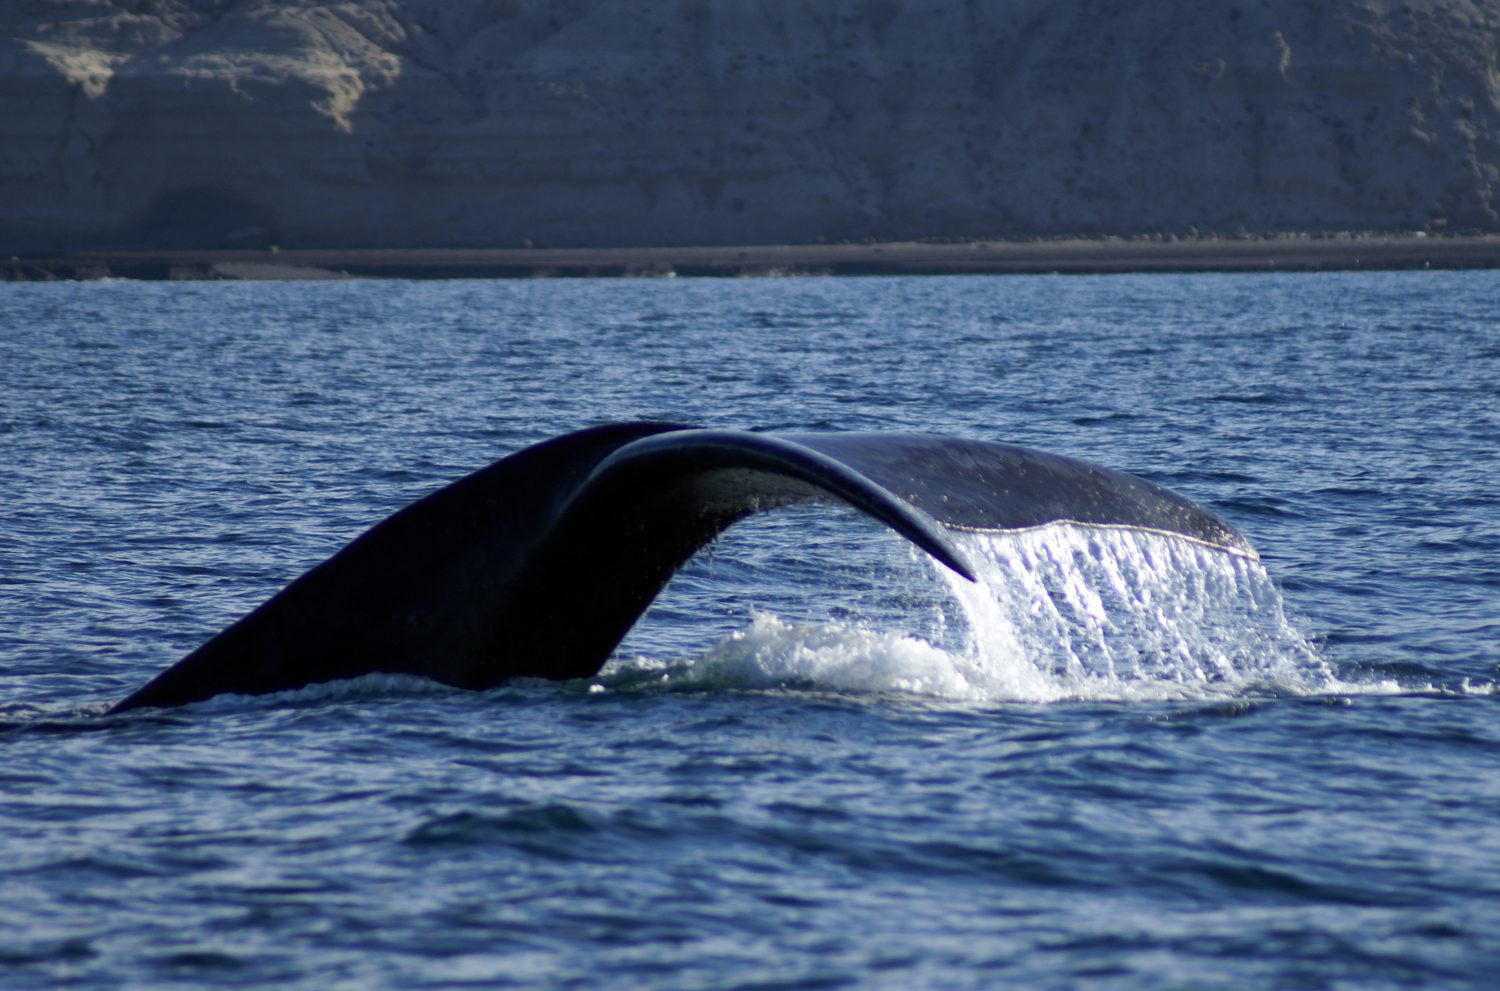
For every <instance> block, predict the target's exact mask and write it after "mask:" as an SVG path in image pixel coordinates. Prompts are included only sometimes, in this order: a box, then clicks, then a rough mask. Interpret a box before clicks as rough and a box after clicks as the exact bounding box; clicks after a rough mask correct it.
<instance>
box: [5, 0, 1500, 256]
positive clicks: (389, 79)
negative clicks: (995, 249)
mask: <svg viewBox="0 0 1500 991" xmlns="http://www.w3.org/2000/svg"><path fill="white" fill-rule="evenodd" d="M1497 61H1500V0H1412V2H1406V3H1398V2H1388V0H1215V2H1211V3H1206V4H1205V3H1189V2H1186V0H1168V2H1159V3H1139V2H1135V0H994V2H980V0H552V2H541V0H344V2H338V3H327V2H318V3H314V2H305V0H154V2H153V0H6V3H5V4H4V9H3V11H0V249H4V250H7V251H11V252H16V251H38V250H52V249H59V248H85V247H183V248H193V247H221V246H229V247H232V246H241V247H251V246H257V245H268V244H280V245H284V246H288V247H291V246H343V247H360V246H400V247H425V246H514V245H520V244H523V243H525V242H527V241H532V242H535V243H537V244H538V245H549V246H554V245H579V246H606V245H629V244H683V243H698V244H714V243H756V242H775V241H785V242H811V241H815V240H819V239H826V240H839V239H859V238H881V239H898V238H931V237H1017V236H1035V235H1063V234H1100V233H1105V234H1130V233H1151V232H1178V233H1191V232H1193V231H1200V232H1207V231H1217V232H1231V231H1235V230H1237V229H1239V228H1246V229H1249V230H1252V231H1316V230H1332V229H1351V228H1352V229H1375V230H1400V229H1422V228H1425V229H1429V230H1459V229H1481V230H1488V231H1494V230H1500V216H1497V211H1500V196H1497V187H1500V67H1497Z"/></svg>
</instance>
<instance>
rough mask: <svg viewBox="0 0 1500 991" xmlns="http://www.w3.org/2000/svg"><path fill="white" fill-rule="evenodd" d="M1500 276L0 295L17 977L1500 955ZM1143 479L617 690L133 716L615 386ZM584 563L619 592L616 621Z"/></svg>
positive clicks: (760, 562) (735, 596) (4, 665)
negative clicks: (1236, 549) (355, 552)
mask: <svg viewBox="0 0 1500 991" xmlns="http://www.w3.org/2000/svg"><path fill="white" fill-rule="evenodd" d="M1497 301H1500V273H1496V272H1479V273H1443V272H1412V273H1401V274H1384V273H1369V274H1354V273H1350V274H1298V275H1290V274H1289V275H1193V276H1107V277H1078V276H1072V277H1056V276H1052V277H1047V276H1038V277H1017V276H998V277H976V278H911V279H908V278H878V279H877V278H866V279H857V278H848V279H835V278H818V277H799V278H771V279H750V280H726V281H693V280H687V279H678V280H672V279H659V280H636V281H571V280H552V281H528V282H374V281H348V282H329V283H312V282H303V283H258V284H249V283H238V284H236V283H214V284H146V283H128V282H99V283H86V284H15V285H0V986H3V987H4V988H6V989H21V988H63V987H66V988H100V989H104V988H109V989H115V988H148V987H149V988H204V987H258V988H259V987H263V988H307V989H337V988H350V989H356V988H357V989H370V988H402V989H409V988H458V987H484V988H492V987H493V988H503V987H531V988H569V987H579V988H599V987H630V988H662V989H668V988H670V989H679V988H724V989H728V988H842V987H859V988H901V989H909V988H997V987H1017V988H1108V989H1142V991H1146V989H1150V991H1162V989H1177V988H1182V989H1187V988H1195V989H1196V988H1235V989H1241V988H1278V989H1284V988H1294V989H1295V988H1349V989H1355V988H1358V989H1370V988H1450V987H1451V988H1490V987H1494V986H1496V985H1495V983H1494V982H1496V981H1497V980H1500V976H1497V975H1500V691H1497V688H1496V685H1497V683H1500V495H1497V488H1500V486H1497V482H1500V316H1497V314H1500V304H1497ZM639 418H646V419H664V420H675V421H682V422H688V423H699V424H704V425H710V426H720V427H734V428H750V429H765V430H783V429H785V430H792V429H796V430H865V431H869V430H902V431H912V430H915V431H924V432H933V433H942V434H954V435H959V436H964V437H975V438H983V439H990V440H1000V441H1007V442H1011V443H1019V444H1025V445H1030V446H1034V447H1040V448H1044V449H1047V450H1051V451H1056V452H1059V453H1064V454H1069V455H1073V456H1076V457H1081V458H1085V459H1088V460H1092V461H1095V462H1097V463H1099V464H1102V465H1106V466H1108V467H1111V468H1117V469H1121V470H1125V471H1129V472H1133V473H1136V474H1138V475H1141V476H1143V477H1145V478H1147V479H1150V480H1152V481H1154V482H1157V483H1159V484H1162V485H1165V486H1167V487H1169V488H1172V489H1174V490H1177V491H1179V492H1181V493H1183V494H1184V495H1186V496H1188V497H1189V498H1191V499H1194V500H1195V501H1198V502H1200V503H1201V504H1203V505H1205V506H1206V507H1208V508H1210V509H1211V510H1213V511H1215V512H1217V513H1218V514H1220V515H1222V516H1223V517H1224V518H1225V519H1227V520H1228V521H1230V522H1231V523H1233V524H1234V525H1235V526H1237V527H1238V528H1240V529H1241V530H1242V531H1243V532H1244V533H1245V534H1246V535H1247V536H1248V537H1249V539H1250V541H1251V542H1252V543H1253V544H1254V545H1255V547H1256V548H1257V549H1258V550H1259V552H1260V561H1259V562H1255V561H1249V560H1245V559H1243V558H1235V557H1231V556H1229V555H1226V554H1222V553H1218V552H1214V551H1210V550H1207V549H1204V548H1201V547H1198V546H1196V545H1192V544H1188V543H1186V542H1183V541H1181V540H1177V539H1174V538H1168V537H1162V536H1158V535H1149V534H1139V533H1131V532H1120V531H1100V530H1093V531H1087V530H1082V529H1079V528H1074V527H1068V526H1052V527H1047V528H1043V529H1040V530H1035V531H1030V532H1026V533H1022V534H1013V535H1008V536H1007V535H990V536H980V535H972V536H968V537H964V538H962V539H964V540H965V541H967V544H966V547H967V549H968V551H969V554H970V556H971V557H973V558H975V560H976V561H977V562H978V563H979V569H980V570H981V571H982V572H983V578H984V579H985V580H984V582H983V584H982V585H978V586H975V585H970V584H969V583H967V582H965V581H963V580H962V579H960V578H958V577H956V576H954V575H952V574H950V573H948V572H946V571H945V569H944V568H943V567H942V566H941V565H937V564H935V563H933V562H930V561H929V560H927V559H926V558H925V557H924V555H922V554H921V553H920V552H918V551H915V550H913V549H912V548H911V547H910V546H909V545H907V544H906V543H905V542H904V541H902V540H901V539H900V538H899V537H897V536H895V535H894V534H892V533H890V532H888V531H887V530H885V529H884V528H883V527H881V526H880V525H878V524H876V523H873V522H871V521H869V520H866V519H863V518H861V517H859V516H858V515H857V514H855V513H853V512H852V511H849V510H844V509H839V508H837V507H808V508H798V509H795V510H786V511H781V512H777V513H773V514H768V515H765V516H763V517H758V518H756V519H753V520H750V521H747V522H745V523H743V524H741V525H739V526H737V527H736V528H734V529H732V530H731V531H729V533H728V534H727V535H726V536H725V537H724V538H723V539H721V540H720V541H719V542H718V543H717V544H715V545H714V546H713V547H712V548H710V549H709V550H708V551H707V552H705V553H704V554H702V555H700V556H699V557H698V558H695V559H694V560H693V561H692V562H691V563H690V564H689V565H688V567H687V568H686V569H685V570H684V571H683V572H682V573H681V574H680V575H679V576H678V577H677V578H676V579H675V580H674V581H673V583H672V584H671V585H670V586H669V587H668V588H667V590H666V591H665V593H664V594H663V595H662V597H661V598H660V599H659V600H658V602H657V603H656V605H655V606H654V607H653V608H652V609H651V611H650V612H649V613H648V614H647V615H646V616H645V617H644V618H643V620H642V621H641V622H640V623H639V624H638V626H637V627H636V628H635V630H634V631H633V632H632V633H631V634H630V636H629V637H628V638H627V640H626V641H625V643H624V644H622V645H621V647H620V650H619V652H618V654H617V656H616V657H615V658H614V659H613V660H612V661H611V662H610V664H609V666H608V667H607V668H606V669H605V670H604V672H602V673H601V675H600V676H598V677H596V678H592V679H587V680H584V681H578V682H569V683H547V682H518V683H512V684H509V685H506V686H504V687H501V688H498V689H495V690H493V691H488V692H482V693H468V692H462V691H456V690H452V689H448V688H445V687H443V686H441V685H438V684H435V683H431V682H426V681H423V680H420V679H416V678H395V677H375V676H372V677H367V678H363V679H357V680H354V681H351V682H344V683H339V684H333V685H327V686H319V687H313V688H309V689H305V690H302V691H298V692H294V693H290V694H285V695H279V696H270V697H261V698H239V697H221V698H219V699H215V700H213V701H210V702H207V703H203V704H200V705H196V706H190V707H186V708H182V709H178V710H172V711H155V710H143V711H136V712H132V713H129V714H126V715H121V716H106V715H104V714H103V710H104V709H105V708H106V707H107V706H109V705H110V704H111V703H112V702H113V701H115V700H117V699H119V698H121V697H122V696H124V695H125V694H127V693H129V692H130V691H131V690H133V689H134V688H136V687H137V686H139V685H141V684H142V683H143V682H145V681H146V680H147V679H148V678H149V677H150V676H151V675H153V674H154V673H155V672H157V671H158V670H160V669H162V668H163V667H165V666H167V665H168V664H170V663H171V662H173V661H174V660H176V659H177V658H178V657H180V656H181V655H183V654H184V653H186V652H187V651H189V650H191V649H192V648H194V647H195V646H196V645H197V644H199V643H201V642H202V641H203V640H204V639H206V638H207V637H208V636H210V635H212V634H213V633H214V632H215V631H217V630H218V629H220V628H221V627H223V626H224V625H225V624H227V623H229V622H231V621H232V620H234V619H235V618H236V617H238V616H239V615H241V614H243V613H245V612H246V611H248V610H250V609H251V608H253V607H254V606H256V605H257V604H258V603H260V602H262V601H263V600H265V599H266V598H267V597H268V596H269V595H271V594H272V593H273V592H274V591H276V590H277V589H278V588H280V587H281V586H282V585H284V584H285V583H286V582H288V581H290V580H291V579H293V578H295V577H296V576H297V575H298V574H300V573H301V572H303V571H304V570H305V569H307V568H309V567H310V566H312V565H313V564H315V563H316V562H318V561H319V560H321V559H323V558H324V557H326V556H327V555H329V554H330V553H332V552H333V551H335V550H336V549H337V548H339V547H340V546H341V545H342V544H343V543H345V542H346V541H348V540H349V539H351V538H352V537H354V536H355V535H357V534H358V533H360V532H361V531H362V530H363V529H364V528H366V527H368V526H370V525H371V524H373V523H375V522H376V521H378V520H380V519H382V518H383V517H384V516H386V515H387V514H389V513H391V512H393V511H394V510H396V509H398V508H399V507H401V506H403V505H405V504H407V503H409V502H411V501H412V500H414V499H416V498H418V497H419V496H421V495H423V494H425V493H427V492H430V491H432V490H433V489H435V488H438V487H440V486H442V485H443V484H445V483H447V482H449V481H451V480H453V479H456V478H459V477H461V476H462V475H464V474H466V473H468V472H470V471H473V470H475V469H477V468H480V467H482V466H484V465H486V464H488V463H490V462H492V461H494V460H495V459H497V458H499V457H501V456H503V455H505V454H507V453H509V452H511V451H515V450H517V449H518V448H520V447H522V446H524V445H526V444H530V443H532V442H535V441H539V440H542V439H544V438H547V437H550V436H553V435H556V434H560V433H564V432H567V431H570V430H574V429H577V428H581V427H584V426H588V425H592V424H598V423H602V422H606V421H613V420H629V419H639ZM587 588H588V583H587V582H586V581H584V580H580V583H579V590H578V593H577V601H576V602H575V603H574V604H573V608H574V609H575V610H576V614H577V616H578V621H579V622H587V621H588V615H589V611H590V608H591V603H590V602H589V599H588V594H587Z"/></svg>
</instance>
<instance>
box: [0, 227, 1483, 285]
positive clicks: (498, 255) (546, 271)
mask: <svg viewBox="0 0 1500 991" xmlns="http://www.w3.org/2000/svg"><path fill="white" fill-rule="evenodd" d="M1429 268H1431V269H1483V268H1500V236H1497V235H1449V236H1428V235H1423V234H1407V235H1389V234H1333V235H1315V236H1309V235H1288V236H1276V237H1207V238H1205V237H1199V238H1182V237H1172V236H1164V237H1160V238H1152V237H1139V238H1108V237H1106V238H1076V239H1033V240H995V241H958V242H920V241H907V242H884V243H865V244H775V245H740V246H689V247H634V248H547V247H533V248H493V249H475V248H452V249H445V248H432V249H421V248H399V249H394V248H393V249H353V250H339V249H332V248H306V249H276V248H270V249H260V250H204V251H83V252H72V253H58V254H52V255H38V256H19V255H17V256H12V257H10V258H7V259H4V260H0V280H3V281H33V280H36V281H46V280H52V279H79V280H88V279H103V278H121V279H147V280H201V279H242V280H243V279H248V280H264V279H327V278H392V279H394V278H399V279H501V278H547V277H568V278H577V277H632V276H634V277H650V276H662V277H671V276H706V277H737V276H769V275H960V274H995V275H1003V274H1027V273H1032V274H1035V273H1051V272H1055V273H1058V274H1102V273H1119V272H1178V273H1182V272H1273V271H1281V272H1317V271H1352V270H1392V271H1394V270H1407V269H1429Z"/></svg>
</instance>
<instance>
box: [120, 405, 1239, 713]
mask: <svg viewBox="0 0 1500 991" xmlns="http://www.w3.org/2000/svg"><path fill="white" fill-rule="evenodd" d="M808 501H837V502H845V503H848V504H850V505H852V506H854V507H855V508H857V509H859V510H861V511H862V512H864V513H866V514H868V515H870V516H873V517H874V518H876V519H878V520H880V521H882V522H884V523H886V524H887V525H889V526H890V527H891V528H892V529H894V530H896V531H897V532H899V533H901V534H902V535H903V536H905V537H907V538H908V539H909V540H911V541H912V542H914V543H916V544H917V545H918V546H920V547H922V548H923V549H924V550H926V551H927V552H928V553H929V554H931V555H932V556H933V557H935V558H936V559H938V560H939V561H941V562H943V563H944V564H946V565H947V566H948V567H950V568H952V569H954V570H955V571H957V572H959V573H960V574H962V575H964V576H965V577H967V578H969V579H970V580H973V579H974V574H973V572H972V570H971V568H970V566H969V565H968V563H967V562H966V561H965V559H964V555H963V552H962V551H961V550H960V549H959V548H958V547H957V546H956V545H955V544H954V542H953V540H952V538H951V536H950V535H949V532H948V531H949V530H978V531H1002V530H1016V529H1025V528H1030V527H1036V526H1041V525H1044V524H1047V523H1051V522H1058V521H1072V522H1077V523H1082V524H1088V525H1097V526H1115V527H1130V528H1136V529H1147V530H1155V531H1161V532H1166V533H1173V534H1178V535H1181V536H1184V537H1187V538H1190V539H1193V540H1197V541H1200V542H1202V543H1204V544H1207V545H1210V546H1213V547H1217V548H1220V549H1223V550H1225V551H1229V552H1231V553H1238V554H1245V555H1252V556H1253V554H1254V552H1253V551H1252V550H1251V549H1250V547H1249V545H1248V544H1247V543H1246V542H1245V540H1244V538H1243V537H1241V536H1240V535H1239V534H1238V533H1237V532H1236V531H1235V530H1234V529H1232V528H1231V527H1229V526H1228V525H1227V524H1225V523H1223V522H1221V521H1220V520H1218V519H1217V518H1215V517H1213V516H1212V515H1210V514H1209V513H1207V512H1205V511H1204V510H1202V509H1200V508H1198V507H1197V506H1194V505H1193V504H1192V503H1190V502H1188V501H1187V500H1185V499H1183V498H1182V497H1180V496H1177V495H1175V494H1173V493H1171V492H1168V491H1167V490H1165V489H1161V488H1159V487H1157V486H1154V485H1151V484H1150V483H1148V482H1144V481H1142V480H1140V479H1137V478H1134V477H1132V476H1129V475H1124V474H1121V473H1119V472H1113V471H1108V470H1106V469H1102V468H1096V467H1094V466H1092V465H1088V464H1085V463H1083V462H1080V461H1075V460H1072V459H1069V458H1063V457H1059V456H1057V455H1052V454H1046V453H1043V452H1040V451H1033V450H1028V449H1026V448H1021V447H1010V446H1006V445H1000V444H989V443H983V442H978V441H963V440H954V439H951V438H942V437H931V436H923V435H907V434H900V435H882V434H795V435H782V436H778V435H772V434H757V433H747V432H742V431H730V430H700V429H695V428H691V427H685V426H679V425H674V424H663V423H632V424H614V425H609V426H603V427H595V428H593V429H589V430H583V431H579V432H578V433H573V434H568V435H565V436H562V437H558V438H555V439H553V440H550V441H545V442H543V443H540V444H536V445H534V446H532V447H528V448H525V449H523V450H521V451H519V452H517V453H515V454H513V455H511V456H510V457H507V458H504V459H502V460H500V461H497V462H495V463H494V464H492V465H490V466H489V467H488V468H484V469H481V470H480V471H477V472H475V473H474V474H472V475H469V476H467V477H465V478H462V479H460V480H458V481H457V482H454V483H453V484H451V485H449V486H447V487H446V488H443V489H440V490H438V491H437V492H434V493H432V494H431V495H429V496H427V497H425V498H423V499H421V500H419V501H417V502H415V503H413V504H412V505H410V506H408V507H406V508H405V509H403V510H401V511H400V512H398V513H396V514H394V515H393V516H391V517H389V518H388V519H386V520H384V521H383V522H381V523H379V524H377V525H376V526H374V527H373V528H371V529H370V530H369V531H367V532H366V533H364V534H363V535H361V536H360V537H358V538H357V539H356V540H354V541H353V542H352V543H350V544H349V545H348V546H347V547H345V548H343V549H342V550H340V551H339V552H338V553H336V554H334V555H333V556H332V557H331V558H329V559H328V560H326V561H324V562H323V563H322V564H319V565H318V566H316V567H315V568H313V569H312V570H311V571H309V572H307V573H306V574H305V575H303V576H302V577H300V578H298V579H297V580H295V581H293V582H292V583H291V584H289V585H288V586H287V587H286V588H284V589H282V590H281V591H280V592H279V593H277V594H276V595H275V596H274V597H272V598H271V599H270V600H269V601H268V602H266V603H265V604H264V605H262V606H261V607H260V608H258V609H256V610H254V611H253V612H251V613H250V614H249V615H247V616H245V617H244V618H243V619H240V620H239V621H238V622H236V623H234V624H233V625H231V626H229V627H228V628H226V629H225V630H224V631H223V632H221V633H219V634H218V635H217V636H215V637H213V638H212V639H211V640H209V641H208V642H207V643H205V644H204V645H203V646H201V647H199V648H198V649H197V650H195V651H194V652H193V653H191V654H189V655H188V656H187V657H185V658H183V659H182V660H181V661H179V662H178V663H177V664H176V665H174V666H173V667H171V668H169V669H167V670H166V671H164V672H162V673H161V674H160V675H158V676H157V677H156V678H154V679H153V680H152V681H151V682H149V683H148V684H147V685H145V686H144V687H143V688H141V689H140V690H138V691H137V692H135V693H134V694H132V695H130V696H129V697H127V698H126V699H124V700H123V701H121V702H120V703H118V704H117V705H116V706H115V707H114V709H113V710H112V711H116V712H118V711H122V710H126V709H133V708H137V707H141V706H170V705H182V704H185V703H189V702H196V701H201V700H203V699H207V698H211V697H212V696H215V695H219V694H222V693H226V692H233V693H240V694H263V693H267V692H277V691H286V690H289V689H294V688H300V687H303V686H305V685H310V684H316V683H319V682H325V681H333V680H336V679H339V678H349V677H355V676H358V675H362V674H370V673H375V672H386V673H406V674H416V675H422V676H425V677H429V678H433V679H436V680H437V681H441V682H444V683H446V684H449V685H454V686H458V687H464V688H486V687H490V686H493V685H496V684H499V683H500V682H502V681H504V680H506V679H508V678H513V677H518V676H531V677H544V678H579V677H588V676H590V675H593V674H595V673H597V672H598V670H599V668H600V667H602V666H603V664H604V662H605V661H606V660H607V659H608V658H609V654H610V652H611V651H612V650H613V649H614V648H615V646H616V645H617V644H618V643H619V642H620V640H621V639H622V638H623V637H624V636H625V634H626V633H627V632H628V631H629V629H630V627H631V625H632V624H634V622H635V621H636V619H637V618H639V616H640V615H641V613H643V612H644V611H645V609H646V607H647V606H648V605H649V604H650V603H651V600H652V599H654V598H655V597H656V595H657V593H658V592H660V591H661V589H662V587H663V586H664V585H665V584H666V583H667V581H668V579H670V578H671V576H672V574H673V573H674V572H675V571H676V570H677V569H678V568H679V567H681V566H682V564H683V563H684V562H686V561H687V559H688V558H689V557H691V556H692V554H693V553H694V552H695V551H697V550H698V549H699V548H701V547H703V546H704V545H705V544H707V543H708V542H710V541H711V540H713V538H714V537H715V536H717V535H718V534H719V533H721V532H722V531H723V530H724V529H725V528H727V527H728V526H730V525H731V524H732V523H734V522H735V521H736V520H739V519H743V518H744V517H746V516H748V515H751V514H752V513H756V512H761V511H764V510H768V509H773V508H776V507H778V506H785V505H791V504H793V503H799V502H808Z"/></svg>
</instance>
